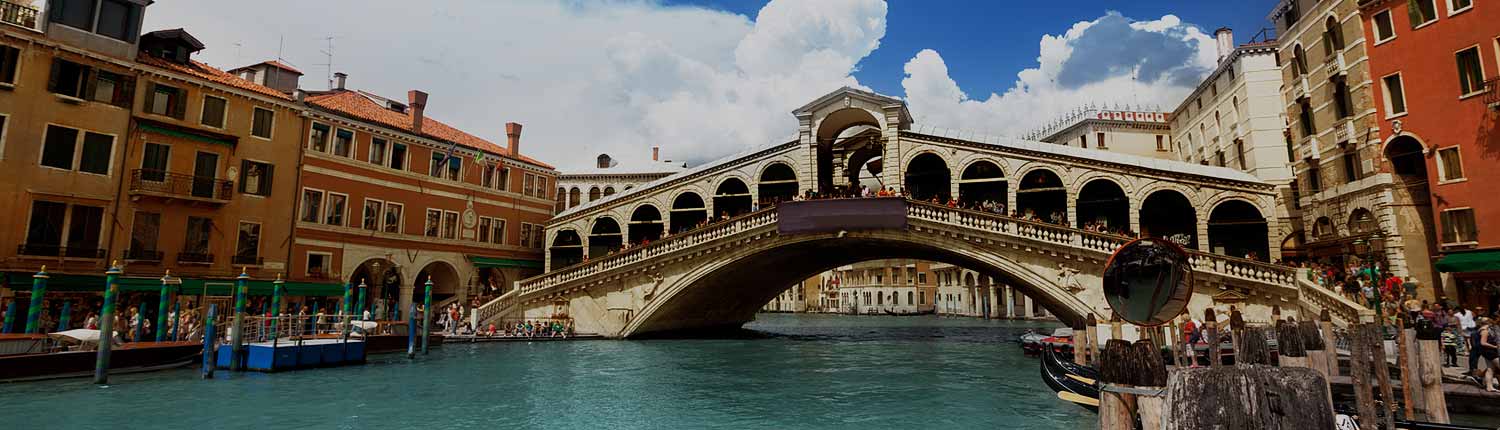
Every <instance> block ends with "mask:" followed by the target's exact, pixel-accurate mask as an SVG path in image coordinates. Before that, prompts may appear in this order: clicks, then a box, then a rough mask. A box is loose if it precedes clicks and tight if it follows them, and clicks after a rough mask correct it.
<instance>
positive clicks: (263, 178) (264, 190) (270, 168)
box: [260, 164, 276, 197]
mask: <svg viewBox="0 0 1500 430" xmlns="http://www.w3.org/2000/svg"><path fill="white" fill-rule="evenodd" d="M275 172H276V165H275V164H266V170H265V171H264V172H260V184H261V185H260V195H262V196H267V197H269V196H270V195H271V184H272V183H273V182H271V179H272V176H271V174H272V173H275Z"/></svg>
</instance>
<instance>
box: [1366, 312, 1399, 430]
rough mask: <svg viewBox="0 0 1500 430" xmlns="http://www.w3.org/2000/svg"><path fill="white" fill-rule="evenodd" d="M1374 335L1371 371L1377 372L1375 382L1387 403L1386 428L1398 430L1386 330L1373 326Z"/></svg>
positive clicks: (1381, 397)
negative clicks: (1386, 348) (1387, 359)
mask: <svg viewBox="0 0 1500 430" xmlns="http://www.w3.org/2000/svg"><path fill="white" fill-rule="evenodd" d="M1372 327H1373V328H1372V330H1374V334H1373V335H1372V336H1371V337H1370V338H1371V339H1373V341H1374V342H1373V343H1372V344H1371V347H1370V363H1373V365H1372V366H1371V369H1372V370H1373V371H1374V372H1375V376H1376V378H1375V380H1376V381H1378V382H1379V383H1380V399H1381V400H1382V401H1384V402H1385V409H1386V411H1385V428H1388V429H1393V428H1396V421H1395V420H1396V406H1397V405H1396V394H1395V391H1394V390H1392V389H1391V367H1390V363H1389V362H1387V361H1386V356H1385V335H1384V333H1383V332H1384V328H1383V327H1381V326H1380V325H1379V323H1377V324H1376V325H1373V326H1372Z"/></svg>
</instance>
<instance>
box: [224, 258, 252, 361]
mask: <svg viewBox="0 0 1500 430" xmlns="http://www.w3.org/2000/svg"><path fill="white" fill-rule="evenodd" d="M248 271H249V269H248V268H241V269H240V276H236V277H235V278H234V323H233V326H231V327H230V329H231V330H234V331H232V332H229V370H232V371H236V372H238V371H241V370H245V367H244V366H245V360H244V357H243V355H244V354H243V353H244V348H245V345H244V340H245V335H244V331H245V295H246V293H248V292H249V291H246V289H248V288H249V284H250V274H249V273H246V272H248Z"/></svg>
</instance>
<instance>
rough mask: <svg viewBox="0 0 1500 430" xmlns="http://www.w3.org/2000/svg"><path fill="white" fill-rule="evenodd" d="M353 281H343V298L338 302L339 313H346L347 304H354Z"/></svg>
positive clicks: (347, 312) (347, 310)
mask: <svg viewBox="0 0 1500 430" xmlns="http://www.w3.org/2000/svg"><path fill="white" fill-rule="evenodd" d="M352 300H354V283H353V282H344V300H343V301H340V302H339V315H348V314H349V306H350V305H352V304H354V303H353V302H352Z"/></svg>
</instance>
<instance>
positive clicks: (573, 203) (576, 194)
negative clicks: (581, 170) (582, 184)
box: [568, 187, 583, 208]
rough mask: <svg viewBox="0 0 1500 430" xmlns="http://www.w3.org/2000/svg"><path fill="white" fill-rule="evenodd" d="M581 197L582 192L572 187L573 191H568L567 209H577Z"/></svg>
mask: <svg viewBox="0 0 1500 430" xmlns="http://www.w3.org/2000/svg"><path fill="white" fill-rule="evenodd" d="M582 197H583V192H582V191H579V190H578V187H573V189H571V190H568V207H570V208H576V207H578V205H579V204H581V203H583V201H582Z"/></svg>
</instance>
